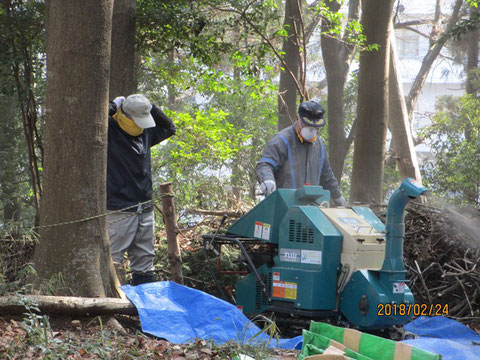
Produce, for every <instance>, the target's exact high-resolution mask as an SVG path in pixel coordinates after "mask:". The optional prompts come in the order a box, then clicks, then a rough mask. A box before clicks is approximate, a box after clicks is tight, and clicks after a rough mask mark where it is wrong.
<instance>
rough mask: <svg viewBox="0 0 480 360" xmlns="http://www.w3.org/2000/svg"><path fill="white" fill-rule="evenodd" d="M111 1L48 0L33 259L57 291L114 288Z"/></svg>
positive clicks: (112, 292)
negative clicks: (109, 167) (109, 209)
mask: <svg viewBox="0 0 480 360" xmlns="http://www.w3.org/2000/svg"><path fill="white" fill-rule="evenodd" d="M112 7H113V0H84V1H75V0H63V1H60V0H51V1H49V2H48V3H47V12H46V25H47V27H46V29H47V39H46V41H47V92H46V111H47V115H46V117H47V118H46V128H45V169H44V170H45V172H44V196H43V199H42V203H41V211H40V223H41V227H40V229H39V230H40V235H41V240H40V242H39V244H38V245H37V248H36V250H35V256H34V262H35V268H36V270H37V276H38V282H37V285H38V286H39V287H40V288H41V286H42V284H43V283H44V282H47V281H49V285H50V286H49V287H50V290H53V291H54V293H55V294H59V295H60V294H67V293H68V294H69V295H70V294H73V295H78V296H86V297H105V296H107V297H108V296H116V295H118V293H117V291H116V289H117V288H116V286H118V279H117V278H116V276H115V270H114V268H113V263H112V261H111V256H110V246H109V240H108V235H107V226H106V218H105V216H104V214H105V212H106V159H107V156H106V152H107V105H108V80H109V75H110V73H109V68H110V39H111V21H112ZM72 19H75V23H76V24H77V25H78V26H73V27H72ZM92 216H94V217H95V218H93V219H91V220H85V221H79V220H81V219H85V218H89V217H92ZM65 222H66V223H65ZM61 223H65V224H62V225H55V224H61ZM55 280H56V281H57V283H54V281H55ZM60 286H63V288H59V287H60ZM52 287H53V289H52Z"/></svg>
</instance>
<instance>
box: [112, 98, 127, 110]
mask: <svg viewBox="0 0 480 360" xmlns="http://www.w3.org/2000/svg"><path fill="white" fill-rule="evenodd" d="M124 101H125V96H118V97H116V98H115V99H113V102H114V103H115V105H117V110H118V109H120V106H122V104H123V102H124Z"/></svg>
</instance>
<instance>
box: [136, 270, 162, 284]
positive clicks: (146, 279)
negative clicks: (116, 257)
mask: <svg viewBox="0 0 480 360" xmlns="http://www.w3.org/2000/svg"><path fill="white" fill-rule="evenodd" d="M155 281H157V278H156V276H155V274H154V273H153V271H147V272H144V273H139V272H137V273H136V272H134V273H132V281H130V284H132V285H133V286H135V285H140V284H146V283H151V282H155Z"/></svg>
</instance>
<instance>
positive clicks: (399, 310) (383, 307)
mask: <svg viewBox="0 0 480 360" xmlns="http://www.w3.org/2000/svg"><path fill="white" fill-rule="evenodd" d="M377 315H378V316H397V315H400V316H437V315H448V304H444V305H443V304H378V306H377Z"/></svg>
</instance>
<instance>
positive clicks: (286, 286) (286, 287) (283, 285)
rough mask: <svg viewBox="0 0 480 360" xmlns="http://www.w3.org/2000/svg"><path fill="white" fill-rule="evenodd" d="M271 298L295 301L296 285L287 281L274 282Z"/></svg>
mask: <svg viewBox="0 0 480 360" xmlns="http://www.w3.org/2000/svg"><path fill="white" fill-rule="evenodd" d="M272 290H273V291H272V292H273V294H272V296H273V297H277V298H282V299H290V300H296V299H297V283H293V282H287V281H274V282H273V288H272Z"/></svg>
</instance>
